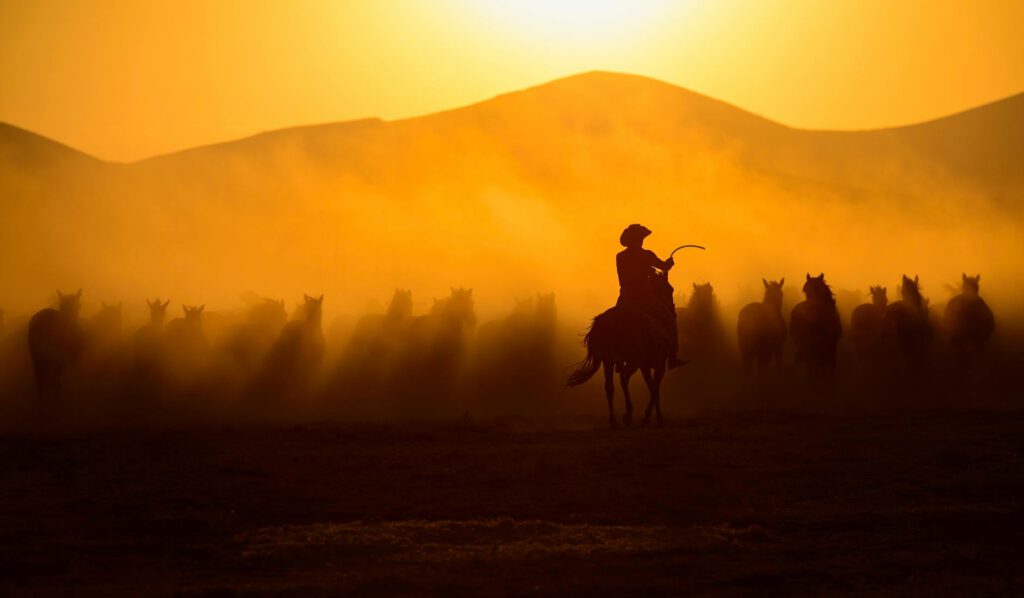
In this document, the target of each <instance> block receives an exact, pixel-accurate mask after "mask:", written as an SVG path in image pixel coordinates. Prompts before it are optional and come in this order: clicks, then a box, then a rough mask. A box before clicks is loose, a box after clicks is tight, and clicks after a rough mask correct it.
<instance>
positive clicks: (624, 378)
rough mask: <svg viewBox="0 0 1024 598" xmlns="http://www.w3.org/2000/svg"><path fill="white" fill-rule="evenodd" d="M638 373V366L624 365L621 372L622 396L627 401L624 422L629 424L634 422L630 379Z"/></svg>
mask: <svg viewBox="0 0 1024 598" xmlns="http://www.w3.org/2000/svg"><path fill="white" fill-rule="evenodd" d="M634 373H636V368H634V367H629V366H623V368H622V371H621V372H619V385H620V386H622V396H623V398H624V400H625V401H626V413H625V414H623V416H622V423H624V424H626V425H627V426H629V425H632V424H633V400H632V398H630V396H629V379H630V378H632V377H633V374H634Z"/></svg>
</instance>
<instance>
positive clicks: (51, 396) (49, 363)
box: [28, 289, 85, 401]
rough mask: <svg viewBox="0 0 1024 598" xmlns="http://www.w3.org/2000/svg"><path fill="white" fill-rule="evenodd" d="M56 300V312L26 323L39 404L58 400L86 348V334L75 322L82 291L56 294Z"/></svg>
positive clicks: (48, 311)
mask: <svg viewBox="0 0 1024 598" xmlns="http://www.w3.org/2000/svg"><path fill="white" fill-rule="evenodd" d="M57 298H58V300H59V302H60V304H59V307H58V308H57V309H53V308H46V309H43V310H41V311H39V312H36V314H35V315H34V316H32V319H31V320H29V323H28V349H29V353H30V354H31V356H32V368H33V371H34V373H35V378H36V387H37V389H38V391H39V398H40V400H41V401H51V400H52V401H57V400H59V399H60V398H61V397H60V394H61V392H60V387H61V379H62V377H63V375H64V373H65V371H66V369H67V368H68V366H70V365H72V364H73V363H74V362H75V361H76V360H77V359H78V358H79V357H80V355H81V354H82V350H83V348H84V346H85V334H84V332H83V330H82V326H81V324H80V323H79V321H78V313H79V311H80V309H81V298H82V289H78V292H77V293H69V294H67V295H65V294H63V293H61V292H60V291H57Z"/></svg>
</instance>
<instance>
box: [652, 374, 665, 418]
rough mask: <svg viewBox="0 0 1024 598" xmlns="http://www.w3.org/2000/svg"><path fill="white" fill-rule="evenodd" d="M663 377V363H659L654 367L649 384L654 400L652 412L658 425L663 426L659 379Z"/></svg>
mask: <svg viewBox="0 0 1024 598" xmlns="http://www.w3.org/2000/svg"><path fill="white" fill-rule="evenodd" d="M664 377H665V365H664V364H661V365H658V366H657V367H656V368H654V380H653V381H652V384H651V400H652V401H653V402H654V412H655V414H656V416H657V418H658V427H659V428H664V427H665V417H664V416H663V415H662V414H661V381H662V379H663V378H664Z"/></svg>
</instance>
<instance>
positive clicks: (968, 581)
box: [0, 412, 1024, 595]
mask: <svg viewBox="0 0 1024 598" xmlns="http://www.w3.org/2000/svg"><path fill="white" fill-rule="evenodd" d="M672 423H673V424H674V425H672V426H670V427H669V428H668V429H664V430H624V431H620V432H608V431H606V430H604V429H602V426H603V422H602V421H600V420H595V421H592V422H591V421H586V422H582V421H571V422H561V423H559V424H554V423H537V422H527V421H515V422H505V423H495V424H483V423H472V422H462V423H455V424H450V425H444V424H412V423H409V424H387V425H384V424H381V425H372V424H365V425H343V426H305V427H278V428H259V429H256V428H248V429H246V428H216V427H209V428H204V429H194V430H161V431H109V432H89V433H80V434H77V435H74V436H63V437H59V438H58V437H45V436H41V435H23V436H17V435H13V436H12V435H7V436H5V437H3V438H2V440H0V464H2V469H0V593H3V594H12V593H13V594H17V593H32V594H36V593H54V594H58V593H59V594H65V593H66V592H67V590H69V589H73V590H75V591H77V592H78V593H90V594H91V593H96V594H100V593H101V594H130V595H141V594H143V593H184V594H191V593H218V594H230V593H233V592H254V591H255V592H270V593H293V594H302V595H305V594H310V593H330V594H344V593H352V594H364V595H370V594H416V593H425V592H431V593H436V594H443V595H452V594H474V595H477V594H509V593H513V594H521V593H534V592H535V593H541V594H565V593H578V594H583V593H588V594H595V593H596V594H605V593H609V592H614V593H620V594H652V593H653V594H658V593H679V592H687V593H704V594H712V593H713V594H716V595H719V594H727V595H728V594H748V593H759V592H763V591H767V592H768V593H781V594H821V593H827V594H836V593H839V594H842V593H865V592H867V593H872V592H880V593H887V594H908V593H909V594H934V593H954V594H988V593H996V594H1003V593H1015V594H1018V595H1019V594H1021V593H1022V592H1024V567H1022V566H1021V565H1022V562H1024V561H1022V556H1021V555H1022V554H1024V459H1022V454H1024V413H1019V412H1018V413H995V412H989V413H977V412H970V413H964V412H941V413H940V412H908V413H901V414H889V415H870V416H869V415H858V416H841V417H840V416H821V415H808V414H785V413H774V414H773V413H769V414H764V415H727V416H714V417H712V416H707V417H701V418H697V419H691V420H684V421H679V420H677V421H674V422H672Z"/></svg>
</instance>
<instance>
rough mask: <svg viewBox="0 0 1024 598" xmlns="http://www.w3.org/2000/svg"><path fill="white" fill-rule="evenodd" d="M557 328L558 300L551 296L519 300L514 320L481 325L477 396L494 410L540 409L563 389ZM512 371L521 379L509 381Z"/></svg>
mask: <svg viewBox="0 0 1024 598" xmlns="http://www.w3.org/2000/svg"><path fill="white" fill-rule="evenodd" d="M556 324H557V310H556V306H555V295H554V293H549V294H546V295H541V294H537V296H536V297H531V298H527V299H516V300H515V306H514V308H513V309H512V312H511V313H510V314H509V315H507V316H506V317H504V318H502V319H499V320H493V321H490V322H487V323H486V324H483V325H482V326H480V329H479V330H478V331H477V336H476V347H475V353H474V356H475V359H474V360H473V368H472V379H473V383H474V393H475V396H478V397H480V400H481V401H482V402H484V403H489V404H490V405H489V406H490V407H493V408H506V409H507V407H506V405H507V406H509V407H514V408H515V409H516V410H520V409H523V408H529V407H531V406H532V407H539V406H540V404H539V402H540V401H542V399H541V397H542V396H545V393H544V391H545V390H547V389H553V388H556V387H557V386H558V377H559V376H558V372H557V369H556V368H555V365H554V363H555V362H554V355H553V353H554V346H555V339H556V330H555V328H556ZM510 371H511V372H516V376H514V377H513V378H510V377H509V376H508V372H510ZM530 403H533V405H530Z"/></svg>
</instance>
